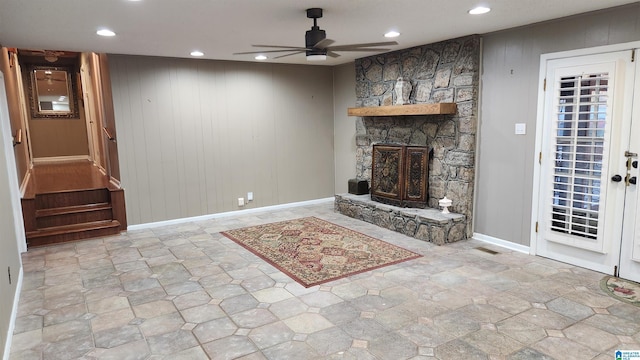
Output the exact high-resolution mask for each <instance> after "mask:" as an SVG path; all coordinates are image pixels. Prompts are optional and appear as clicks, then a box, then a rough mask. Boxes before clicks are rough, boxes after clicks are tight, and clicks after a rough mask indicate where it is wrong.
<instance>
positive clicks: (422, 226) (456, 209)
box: [336, 36, 480, 244]
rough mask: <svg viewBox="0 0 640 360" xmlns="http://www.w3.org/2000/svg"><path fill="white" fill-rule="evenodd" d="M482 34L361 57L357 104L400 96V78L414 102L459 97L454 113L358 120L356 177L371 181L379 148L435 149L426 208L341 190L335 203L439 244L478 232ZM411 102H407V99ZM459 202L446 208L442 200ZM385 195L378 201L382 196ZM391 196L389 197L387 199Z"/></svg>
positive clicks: (386, 101) (429, 163) (372, 104)
mask: <svg viewBox="0 0 640 360" xmlns="http://www.w3.org/2000/svg"><path fill="white" fill-rule="evenodd" d="M479 59H480V38H479V37H478V36H469V37H464V38H458V39H453V40H448V41H444V42H440V43H435V44H430V45H424V46H420V47H415V48H410V49H406V50H401V51H397V52H392V53H387V54H382V55H378V56H372V57H367V58H363V59H358V60H356V63H355V66H356V94H357V103H356V107H367V108H368V107H386V106H391V105H393V104H394V102H395V96H396V95H395V93H394V91H393V89H394V86H395V82H396V81H397V79H398V78H399V77H402V78H403V79H404V80H405V81H407V80H409V81H410V82H411V85H412V87H413V89H412V91H411V95H410V102H411V103H412V104H438V103H455V104H456V107H457V110H456V111H455V113H454V114H450V115H449V114H445V115H409V116H406V115H394V116H362V117H357V118H356V145H357V150H356V177H357V178H358V179H362V180H367V181H369V183H370V185H372V193H373V191H374V189H373V187H375V186H376V184H375V183H372V168H373V167H374V165H373V153H374V146H380V145H391V144H393V145H400V146H404V147H414V146H419V147H428V148H429V149H430V150H432V154H431V156H429V157H428V158H427V164H426V167H427V168H428V169H429V171H428V176H427V181H426V184H425V185H426V199H425V202H424V204H425V209H407V208H404V207H403V206H406V205H407V204H406V203H402V202H399V203H396V204H393V205H397V207H395V206H391V205H390V204H389V201H385V202H386V203H387V204H381V203H379V202H375V201H372V198H373V200H376V196H375V195H374V196H373V197H372V196H370V195H360V196H353V195H350V194H343V195H336V209H337V210H338V211H339V212H341V213H343V214H345V215H349V216H352V217H355V218H359V219H362V220H364V221H368V222H372V223H375V224H377V225H380V226H382V227H386V228H389V229H392V230H395V231H398V232H401V233H404V234H406V235H408V236H412V237H415V238H418V239H421V240H425V241H431V242H434V243H438V244H444V243H448V242H454V241H458V240H462V239H466V238H467V237H470V236H471V235H472V228H471V221H472V218H471V216H472V210H473V184H474V178H475V166H474V165H475V164H474V161H475V143H476V128H477V107H478V82H479ZM405 106H406V105H405ZM445 196H446V197H447V198H449V199H451V200H452V201H453V205H452V206H451V207H450V208H449V210H450V211H451V212H452V214H442V213H441V212H440V209H439V207H438V201H439V200H440V199H442V198H443V197H445ZM378 200H379V199H378ZM383 201H384V200H383Z"/></svg>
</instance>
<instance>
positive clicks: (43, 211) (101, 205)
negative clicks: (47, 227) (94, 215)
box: [36, 203, 111, 217]
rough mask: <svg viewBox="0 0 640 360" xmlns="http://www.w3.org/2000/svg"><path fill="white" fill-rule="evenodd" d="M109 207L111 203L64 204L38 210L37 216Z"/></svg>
mask: <svg viewBox="0 0 640 360" xmlns="http://www.w3.org/2000/svg"><path fill="white" fill-rule="evenodd" d="M107 209H111V205H110V204H109V203H95V204H86V205H74V206H63V207H57V208H48V209H39V210H36V217H45V216H55V215H63V214H77V213H83V212H89V211H96V210H107Z"/></svg>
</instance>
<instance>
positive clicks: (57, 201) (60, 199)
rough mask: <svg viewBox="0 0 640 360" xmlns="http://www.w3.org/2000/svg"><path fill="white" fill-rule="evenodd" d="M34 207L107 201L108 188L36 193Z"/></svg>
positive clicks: (53, 206)
mask: <svg viewBox="0 0 640 360" xmlns="http://www.w3.org/2000/svg"><path fill="white" fill-rule="evenodd" d="M35 198H36V209H38V210H42V209H52V208H60V207H69V206H79V205H87V204H95V203H108V202H109V190H108V189H106V188H104V189H86V190H74V191H61V192H52V193H42V194H36V197H35Z"/></svg>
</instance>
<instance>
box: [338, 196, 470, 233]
mask: <svg viewBox="0 0 640 360" xmlns="http://www.w3.org/2000/svg"><path fill="white" fill-rule="evenodd" d="M335 208H336V211H338V212H339V213H341V214H343V215H347V216H350V217H352V218H355V219H359V220H362V221H366V222H368V223H371V224H375V225H378V226H380V227H383V228H385V229H389V230H393V231H396V232H399V233H402V234H405V235H407V236H411V237H413V238H416V239H419V240H424V241H429V242H432V243H434V244H437V245H443V244H446V243H451V242H456V241H459V240H463V239H466V235H465V226H466V225H465V216H464V215H461V214H454V213H449V214H443V213H442V212H441V211H439V210H436V209H431V208H427V209H416V208H400V207H396V206H393V205H386V204H382V203H379V202H376V201H372V200H371V197H370V196H369V195H353V194H340V195H336V201H335Z"/></svg>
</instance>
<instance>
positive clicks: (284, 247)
mask: <svg viewBox="0 0 640 360" xmlns="http://www.w3.org/2000/svg"><path fill="white" fill-rule="evenodd" d="M222 234H223V235H224V236H226V237H228V238H229V239H231V240H233V241H235V242H236V243H238V244H239V245H241V246H243V247H245V248H246V249H247V250H249V251H251V252H252V253H254V254H256V255H257V256H259V257H261V258H262V259H263V260H265V261H267V262H268V263H270V264H271V265H273V266H275V267H277V268H278V269H279V270H280V271H282V272H284V273H285V274H287V275H288V276H290V277H291V278H292V279H294V280H295V281H297V282H298V283H300V284H301V285H302V286H304V287H310V286H314V285H318V284H322V283H325V282H328V281H332V280H336V279H340V278H343V277H346V276H350V275H354V274H358V273H361V272H365V271H369V270H373V269H377V268H380V267H383V266H387V265H391V264H397V263H399V262H402V261H406V260H410V259H415V258H418V257H421V256H422V255H419V254H416V253H414V252H412V251H409V250H406V249H403V248H401V247H398V246H395V245H392V244H389V243H386V242H384V241H381V240H378V239H375V238H372V237H370V236H367V235H364V234H361V233H359V232H357V231H353V230H349V229H347V228H344V227H342V226H339V225H336V224H332V223H330V222H328V221H324V220H321V219H318V218H315V217H306V218H301V219H296V220H288V221H282V222H277V223H271V224H265V225H258V226H251V227H246V228H241V229H236V230H230V231H225V232H222Z"/></svg>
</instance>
